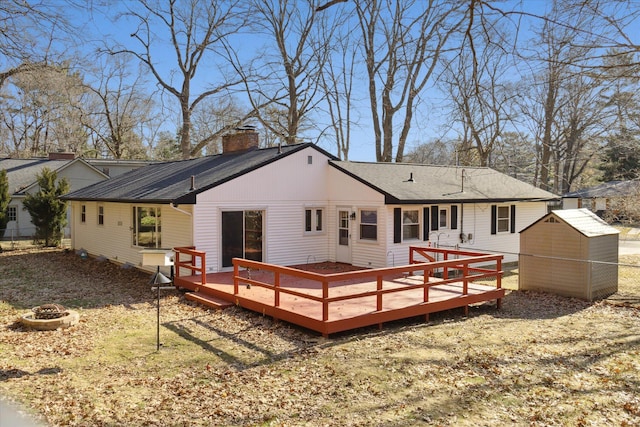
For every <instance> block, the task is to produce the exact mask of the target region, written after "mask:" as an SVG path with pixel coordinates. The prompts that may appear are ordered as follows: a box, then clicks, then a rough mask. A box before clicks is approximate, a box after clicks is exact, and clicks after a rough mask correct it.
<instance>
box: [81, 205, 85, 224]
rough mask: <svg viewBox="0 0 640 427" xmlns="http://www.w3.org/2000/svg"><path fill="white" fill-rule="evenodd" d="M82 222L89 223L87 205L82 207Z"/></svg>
mask: <svg viewBox="0 0 640 427" xmlns="http://www.w3.org/2000/svg"><path fill="white" fill-rule="evenodd" d="M80 222H81V223H83V224H84V223H85V222H87V205H80Z"/></svg>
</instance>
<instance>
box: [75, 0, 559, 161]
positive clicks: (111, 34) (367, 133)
mask: <svg viewBox="0 0 640 427" xmlns="http://www.w3.org/2000/svg"><path fill="white" fill-rule="evenodd" d="M126 4H127V3H120V2H118V1H115V2H113V4H112V6H111V7H110V8H109V9H108V10H109V12H108V13H109V15H111V17H113V16H115V15H116V14H117V13H118V11H119V10H122V9H124V7H125V5H126ZM131 4H133V3H131ZM550 4H551V2H550V1H546V0H527V1H526V2H520V1H508V2H503V3H501V5H502V6H503V7H504V8H511V7H513V8H516V9H517V8H521V9H524V10H526V11H527V12H530V13H536V14H543V13H544V9H545V8H547V7H549V5H550ZM76 21H77V22H78V23H80V22H82V23H84V27H85V29H86V32H87V33H95V34H96V38H95V41H96V43H98V42H100V41H101V40H106V39H109V38H114V39H116V40H118V41H120V42H121V43H123V44H125V45H128V46H129V47H136V48H137V47H138V46H139V45H137V44H135V43H134V40H133V39H132V38H131V37H130V34H131V33H133V32H134V31H135V30H136V27H135V23H134V22H133V21H127V20H124V19H122V20H119V21H118V22H117V23H116V24H113V23H112V22H110V21H109V20H108V19H106V17H104V16H102V15H101V14H100V13H98V12H97V11H96V12H95V13H93V14H90V13H88V12H87V11H84V12H80V14H79V15H78V16H77V19H76ZM531 25H532V24H531V22H526V21H525V22H524V23H523V25H522V26H521V30H522V32H521V34H520V35H519V37H520V38H521V39H522V38H527V37H529V34H530V32H529V29H530V27H531ZM241 42H242V44H243V45H244V46H243V47H244V48H246V49H249V50H250V49H252V48H256V47H260V46H261V45H262V42H263V41H262V40H260V39H259V38H256V37H255V36H253V37H244V38H243V39H242V40H241ZM89 48H90V49H95V47H94V46H90V47H89ZM85 49H86V48H85ZM166 49H170V46H169V45H167V46H166ZM168 52H170V50H168ZM161 60H162V61H164V62H165V63H166V67H167V70H166V71H167V72H168V71H169V70H170V69H172V68H175V66H176V65H175V61H173V60H171V58H170V55H166V56H162V57H161ZM203 65H204V64H203ZM212 70H213V68H212V67H210V68H204V67H200V68H199V70H198V80H197V81H196V82H195V84H194V87H195V88H196V90H197V88H198V86H199V87H200V88H202V87H204V85H206V84H207V82H208V81H210V80H211V79H212V78H213V79H215V77H213V76H214V73H213V72H212ZM150 80H151V85H153V86H155V83H154V81H153V79H152V78H151V79H150ZM367 90H368V89H367V88H366V86H365V85H364V83H362V84H361V85H360V86H359V87H358V88H357V90H356V91H355V96H357V97H358V98H360V99H361V102H360V108H359V109H358V111H357V112H356V117H358V118H359V119H358V123H357V125H356V126H355V127H354V128H353V130H352V132H353V134H352V141H351V147H350V153H349V157H350V159H351V160H360V161H375V148H374V140H373V132H372V130H371V122H370V120H371V119H370V113H369V107H368V92H367ZM422 98H423V99H424V103H423V104H422V105H421V107H420V110H419V111H418V112H417V114H416V115H415V120H414V124H413V126H412V131H411V134H410V136H409V139H408V141H407V147H406V148H405V153H406V152H407V151H409V150H410V149H411V148H412V147H414V146H415V145H417V144H420V143H424V142H428V141H429V140H431V139H434V138H437V137H441V136H443V135H444V134H446V132H447V128H448V126H449V125H450V118H449V117H447V115H446V108H445V104H446V98H445V96H444V95H443V94H442V92H440V91H439V90H437V89H436V88H433V87H431V88H429V89H428V90H427V91H426V92H425V93H424V95H423V96H422ZM166 100H168V101H169V102H171V103H172V110H173V113H170V112H167V113H166V116H167V117H171V119H170V120H168V122H169V124H168V129H171V130H174V129H175V126H176V124H177V123H178V122H179V119H178V115H177V114H176V113H175V112H176V111H177V101H176V100H175V98H173V97H167V98H166ZM319 121H323V118H322V117H320V118H319ZM449 136H451V133H449ZM395 143H396V142H395V141H394V144H395ZM321 146H322V147H323V148H325V149H327V150H328V151H330V152H332V153H335V151H336V148H335V146H334V145H332V144H329V143H327V142H323V143H321Z"/></svg>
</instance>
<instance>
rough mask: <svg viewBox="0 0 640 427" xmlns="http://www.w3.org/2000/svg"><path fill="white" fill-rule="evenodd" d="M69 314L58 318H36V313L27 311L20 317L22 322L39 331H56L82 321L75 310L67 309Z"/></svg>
mask: <svg viewBox="0 0 640 427" xmlns="http://www.w3.org/2000/svg"><path fill="white" fill-rule="evenodd" d="M66 313H67V315H66V316H62V317H58V318H57V319H36V314H35V313H27V314H24V315H22V316H21V317H20V323H22V324H23V325H24V326H27V327H29V328H32V329H36V330H38V331H55V330H56V329H66V328H69V327H71V326H73V325H76V324H77V323H78V322H79V321H80V314H79V313H78V312H77V311H75V310H66Z"/></svg>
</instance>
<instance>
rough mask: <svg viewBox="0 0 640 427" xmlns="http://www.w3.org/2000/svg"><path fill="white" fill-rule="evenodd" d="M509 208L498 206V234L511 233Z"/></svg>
mask: <svg viewBox="0 0 640 427" xmlns="http://www.w3.org/2000/svg"><path fill="white" fill-rule="evenodd" d="M509 223H510V220H509V206H498V216H497V223H496V225H497V229H498V233H504V232H507V231H509Z"/></svg>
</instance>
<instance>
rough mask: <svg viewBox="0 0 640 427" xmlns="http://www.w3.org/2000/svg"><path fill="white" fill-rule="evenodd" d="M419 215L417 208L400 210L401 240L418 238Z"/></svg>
mask: <svg viewBox="0 0 640 427" xmlns="http://www.w3.org/2000/svg"><path fill="white" fill-rule="evenodd" d="M419 221H420V215H419V212H418V211H417V210H411V211H402V240H411V239H418V238H419V236H420V222H419Z"/></svg>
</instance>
